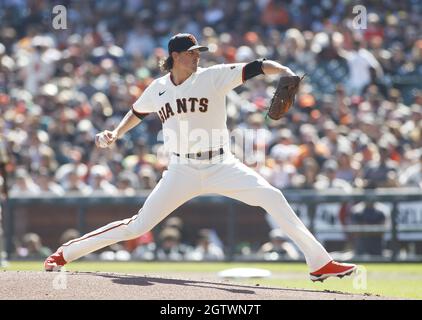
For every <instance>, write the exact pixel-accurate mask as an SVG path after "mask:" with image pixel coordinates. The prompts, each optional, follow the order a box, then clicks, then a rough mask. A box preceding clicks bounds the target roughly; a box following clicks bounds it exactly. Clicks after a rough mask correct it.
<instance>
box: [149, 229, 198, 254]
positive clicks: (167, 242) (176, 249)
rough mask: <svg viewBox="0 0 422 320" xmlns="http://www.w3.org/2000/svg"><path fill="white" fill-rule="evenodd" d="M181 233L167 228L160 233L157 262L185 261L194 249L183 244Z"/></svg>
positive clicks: (156, 252)
mask: <svg viewBox="0 0 422 320" xmlns="http://www.w3.org/2000/svg"><path fill="white" fill-rule="evenodd" d="M180 240H181V235H180V231H179V230H178V229H176V228H172V227H166V228H164V229H163V230H162V231H161V232H160V236H159V246H158V247H157V249H156V251H155V258H156V259H157V260H165V261H183V260H185V259H186V258H187V257H188V255H189V254H190V252H191V251H192V247H190V246H189V245H186V244H184V243H181V241H180Z"/></svg>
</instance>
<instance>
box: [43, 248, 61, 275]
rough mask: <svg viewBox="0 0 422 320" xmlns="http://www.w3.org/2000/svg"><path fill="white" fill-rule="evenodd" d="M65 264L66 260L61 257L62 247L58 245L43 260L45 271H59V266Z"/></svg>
mask: <svg viewBox="0 0 422 320" xmlns="http://www.w3.org/2000/svg"><path fill="white" fill-rule="evenodd" d="M65 264H66V260H65V259H64V258H63V248H62V247H60V248H58V249H57V251H56V252H54V253H53V254H52V255H51V256H49V257H48V258H47V259H45V261H44V270H45V271H60V269H61V267H63V266H64V265H65Z"/></svg>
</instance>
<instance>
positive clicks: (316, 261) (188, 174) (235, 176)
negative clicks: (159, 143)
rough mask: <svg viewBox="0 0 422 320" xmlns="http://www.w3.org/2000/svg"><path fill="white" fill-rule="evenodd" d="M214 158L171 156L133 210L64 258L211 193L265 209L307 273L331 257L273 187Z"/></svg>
mask: <svg viewBox="0 0 422 320" xmlns="http://www.w3.org/2000/svg"><path fill="white" fill-rule="evenodd" d="M216 158H219V159H217V160H215V159H213V160H212V162H213V163H210V161H207V160H188V159H184V161H183V163H182V162H181V161H180V160H181V159H182V158H179V157H177V156H172V158H171V161H170V165H169V167H168V170H166V171H165V172H164V174H163V177H162V179H161V180H160V182H159V183H158V184H157V186H156V187H155V188H154V190H153V191H152V192H151V194H150V195H149V196H148V198H147V199H146V201H145V203H144V205H143V207H142V208H141V209H140V210H139V212H138V214H136V215H134V216H133V217H132V218H129V219H125V220H121V221H116V222H112V223H110V224H108V225H106V226H104V227H102V228H99V229H97V230H95V231H93V232H90V233H88V234H85V235H84V236H82V237H80V238H78V239H74V240H71V241H69V242H67V243H65V244H63V256H64V259H65V260H66V261H67V262H70V261H73V260H76V259H78V258H80V257H82V256H84V255H86V254H88V253H90V252H93V251H96V250H98V249H100V248H103V247H106V246H108V245H111V244H113V243H116V242H119V241H124V240H129V239H133V238H136V237H138V236H140V235H142V234H144V233H146V232H148V231H150V230H151V229H152V228H154V226H156V225H157V224H158V223H159V222H161V221H162V220H163V219H164V218H165V217H167V216H168V215H169V214H170V213H172V212H173V211H174V210H175V209H177V208H178V207H179V206H181V205H182V204H183V203H185V202H187V201H188V200H190V199H192V198H194V197H196V196H199V195H203V194H209V193H214V194H220V195H223V196H226V197H229V198H233V199H236V200H239V201H242V202H244V203H246V204H248V205H252V206H260V207H262V208H263V209H264V210H265V211H267V212H268V213H269V214H270V215H271V216H272V217H273V218H274V220H275V221H276V222H277V224H278V225H279V226H280V228H281V230H282V231H283V232H284V233H285V234H286V235H287V236H289V237H290V238H291V239H292V240H293V242H294V243H295V244H296V245H297V246H298V247H299V248H300V249H301V250H302V252H303V254H304V255H305V259H306V263H307V265H308V267H309V269H310V272H313V271H316V270H318V269H320V268H321V267H323V266H324V265H325V264H327V263H328V262H330V261H331V260H332V258H331V257H330V255H329V254H328V252H327V251H326V250H325V249H324V247H323V246H322V245H321V244H320V243H319V242H318V241H317V240H316V239H315V237H314V236H313V235H312V234H311V233H310V232H309V230H308V229H307V228H306V226H305V225H304V224H303V223H302V221H301V220H300V219H299V218H298V217H297V216H296V214H295V213H294V211H293V210H292V208H291V207H290V205H289V204H288V203H287V201H286V199H285V198H284V196H283V194H282V193H281V192H280V191H279V190H278V189H276V188H274V187H273V186H271V185H270V184H269V183H268V182H267V181H266V180H265V179H264V178H263V177H261V176H260V175H259V174H257V173H256V172H255V171H254V170H253V169H251V168H249V167H247V166H246V165H244V164H243V163H241V162H240V161H239V160H238V159H236V158H235V157H234V156H233V155H232V154H231V153H228V154H227V153H226V154H225V155H223V156H218V157H216ZM216 161H217V162H216ZM215 162H216V163H215Z"/></svg>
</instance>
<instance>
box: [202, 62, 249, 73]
mask: <svg viewBox="0 0 422 320" xmlns="http://www.w3.org/2000/svg"><path fill="white" fill-rule="evenodd" d="M243 65H244V64H242V63H230V64H224V63H222V64H215V65H213V66H210V67H206V68H198V70H197V72H196V73H197V75H198V76H206V75H213V74H216V73H220V72H223V73H225V72H230V71H236V70H240V69H242V68H243Z"/></svg>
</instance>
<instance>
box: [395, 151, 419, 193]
mask: <svg viewBox="0 0 422 320" xmlns="http://www.w3.org/2000/svg"><path fill="white" fill-rule="evenodd" d="M399 181H400V184H401V185H402V186H406V187H417V188H422V154H421V155H420V157H419V162H418V163H415V164H414V165H412V166H410V167H409V168H407V169H406V170H404V172H403V173H402V174H400V176H399Z"/></svg>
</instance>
